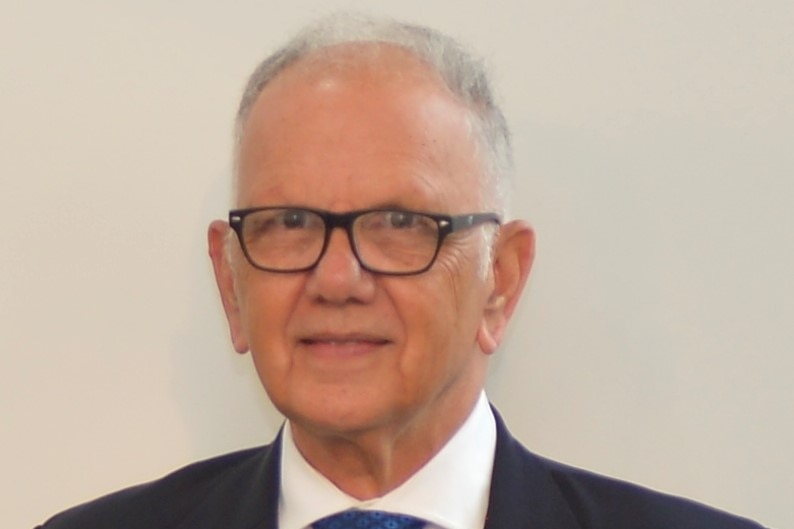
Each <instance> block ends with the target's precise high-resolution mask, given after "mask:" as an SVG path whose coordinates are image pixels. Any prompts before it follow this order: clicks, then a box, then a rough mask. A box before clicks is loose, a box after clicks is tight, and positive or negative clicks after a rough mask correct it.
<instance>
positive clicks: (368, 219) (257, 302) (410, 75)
mask: <svg viewBox="0 0 794 529" xmlns="http://www.w3.org/2000/svg"><path fill="white" fill-rule="evenodd" d="M509 169H510V148H509V134H508V132H507V128H506V126H505V123H504V119H503V117H502V114H501V112H500V110H499V109H498V108H497V107H496V106H495V104H494V102H493V99H492V96H491V93H490V88H489V86H488V83H487V79H486V77H485V76H484V74H483V73H482V70H481V67H480V65H479V64H478V63H477V62H476V61H475V60H473V59H472V58H471V57H470V56H469V55H468V54H467V53H465V52H464V51H463V50H462V49H461V48H460V47H459V46H458V45H457V44H456V43H455V42H453V41H451V40H449V39H447V38H446V37H444V36H441V35H438V34H436V33H435V32H433V31H431V30H428V29H425V28H418V27H412V26H405V25H400V24H395V23H391V22H380V21H371V20H360V19H356V18H349V17H342V18H335V19H330V20H327V21H325V22H323V23H321V24H320V25H319V26H317V27H314V28H310V29H309V30H307V31H306V32H305V33H303V34H301V35H299V36H298V37H297V38H296V39H295V40H294V41H292V42H291V43H290V44H289V45H288V46H287V47H286V48H284V49H282V50H280V51H279V52H277V53H275V54H274V55H272V56H271V57H269V58H268V59H267V60H265V62H264V63H262V65H260V67H259V68H258V69H257V70H256V71H255V72H254V74H253V76H252V77H251V80H250V82H249V85H248V88H247V89H246V92H245V94H244V96H243V100H242V103H241V106H240V110H239V113H238V146H237V160H236V181H235V184H236V185H235V201H236V206H235V209H234V210H233V211H231V212H230V215H229V222H228V223H227V222H223V221H216V222H213V223H212V225H211V226H210V229H209V250H210V255H211V257H212V262H213V265H214V269H215V275H216V279H217V282H218V286H219V289H220V293H221V299H222V302H223V306H224V309H225V311H226V315H227V318H228V322H229V327H230V331H231V337H232V342H233V344H234V347H235V349H236V350H237V351H238V352H240V353H244V352H247V351H250V352H251V354H252V356H253V360H254V363H255V365H256V369H257V371H258V373H259V376H260V379H261V380H262V383H263V385H264V387H265V389H266V391H267V393H268V395H269V396H270V398H271V400H272V401H273V403H274V404H275V406H276V407H277V408H278V409H279V410H280V411H281V412H282V413H283V414H284V415H285V416H286V418H287V422H286V424H285V426H284V428H283V429H282V431H281V433H280V434H279V436H278V438H277V439H276V440H275V441H274V442H273V443H272V444H271V445H269V446H266V447H263V448H259V449H253V450H248V451H244V452H239V453H234V454H230V455H226V456H222V457H219V458H215V459H212V460H209V461H205V462H201V463H197V464H195V465H192V466H189V467H187V468H185V469H182V470H179V471H177V472H175V473H173V474H171V475H169V476H167V477H165V478H163V479H161V480H159V481H155V482H153V483H149V484H146V485H142V486H139V487H135V488H132V489H127V490H125V491H122V492H119V493H116V494H113V495H110V496H107V497H105V498H101V499H99V500H96V501H94V502H92V503H89V504H86V505H83V506H80V507H77V508H75V509H73V510H70V511H67V512H65V513H62V514H60V515H58V516H56V517H54V518H53V519H52V520H50V521H49V522H48V523H46V524H45V525H44V526H43V527H49V528H53V529H62V528H81V529H93V528H125V529H126V528H130V529H132V528H141V529H143V528H146V529H156V528H198V529H200V528H211V527H212V528H224V529H235V528H239V529H254V528H277V527H278V528H280V529H304V528H309V527H315V528H317V529H323V528H327V527H338V528H343V527H390V528H396V527H416V528H419V527H427V528H432V529H435V528H442V529H475V528H476V529H479V528H483V527H486V528H489V529H490V528H494V529H510V528H518V527H522V528H524V527H536V528H538V529H541V528H545V529H574V528H603V529H607V528H609V529H620V528H632V529H634V528H637V527H643V528H660V529H661V528H681V527H687V528H689V527H692V528H720V529H731V528H735V529H743V528H753V527H759V526H758V525H756V524H754V523H753V522H750V521H747V520H743V519H740V518H737V517H733V516H730V515H727V514H724V513H720V512H717V511H714V510H712V509H709V508H707V507H703V506H700V505H697V504H694V503H691V502H688V501H686V500H681V499H676V498H672V497H668V496H664V495H661V494H657V493H653V492H650V491H647V490H644V489H641V488H639V487H635V486H633V485H629V484H626V483H622V482H618V481H614V480H610V479H607V478H603V477H599V476H595V475H592V474H589V473H587V472H584V471H580V470H576V469H572V468H568V467H565V466H562V465H560V464H557V463H553V462H550V461H547V460H544V459H542V458H539V457H538V456H535V455H533V454H531V453H529V452H527V451H526V450H525V449H524V448H523V447H521V446H520V445H519V444H518V443H517V441H515V440H514V439H513V438H512V437H511V436H510V434H509V433H508V431H507V430H506V428H505V426H504V425H503V424H502V422H501V420H500V419H499V417H498V415H496V413H495V412H494V411H493V410H492V409H491V408H490V407H489V406H488V404H487V400H486V398H485V396H484V394H483V385H484V380H485V376H486V370H487V366H488V359H489V356H490V355H491V354H493V353H494V351H495V350H496V348H497V346H498V345H499V343H500V341H501V339H502V335H503V332H504V329H505V326H506V324H507V322H508V320H509V319H510V316H511V314H512V312H513V309H514V308H515V306H516V303H517V301H518V298H519V296H520V294H521V291H522V289H523V287H524V284H525V282H526V279H527V276H528V274H529V270H530V266H531V262H532V256H533V246H534V236H533V232H532V230H531V229H530V227H529V226H528V225H527V224H526V223H524V222H522V221H515V220H514V221H509V222H508V221H506V220H504V215H505V197H506V192H505V190H504V186H505V178H506V176H507V173H508V172H509Z"/></svg>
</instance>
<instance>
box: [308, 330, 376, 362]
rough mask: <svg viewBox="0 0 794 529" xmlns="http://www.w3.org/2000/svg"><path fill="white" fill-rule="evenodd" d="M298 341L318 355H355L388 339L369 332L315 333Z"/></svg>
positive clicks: (370, 351)
mask: <svg viewBox="0 0 794 529" xmlns="http://www.w3.org/2000/svg"><path fill="white" fill-rule="evenodd" d="M299 343H300V344H301V345H302V346H304V347H305V348H306V349H307V350H309V351H311V352H312V353H314V354H318V355H328V356H334V357H339V356H357V355H363V354H369V353H373V352H375V351H376V350H377V349H380V348H381V347H383V346H385V345H388V344H389V343H391V342H390V340H388V339H386V338H382V337H379V336H372V335H369V334H358V333H351V334H336V333H334V334H317V335H311V336H306V337H303V338H301V339H300V340H299Z"/></svg>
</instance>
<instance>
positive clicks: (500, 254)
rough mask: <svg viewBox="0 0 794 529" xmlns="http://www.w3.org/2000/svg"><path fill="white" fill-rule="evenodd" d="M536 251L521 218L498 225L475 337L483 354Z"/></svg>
mask: <svg viewBox="0 0 794 529" xmlns="http://www.w3.org/2000/svg"><path fill="white" fill-rule="evenodd" d="M534 255H535V234H534V232H533V230H532V228H531V227H530V226H529V224H527V223H526V222H524V221H512V222H509V223H507V224H505V225H504V226H502V228H501V229H500V233H499V239H498V241H497V243H496V248H495V250H494V258H493V265H492V267H493V271H492V272H493V283H492V290H491V292H490V295H489V296H488V299H487V301H486V304H485V310H484V311H483V318H482V321H481V322H480V328H479V330H478V332H477V341H478V343H479V345H480V349H482V351H483V352H484V353H485V354H492V353H493V352H495V351H496V348H497V347H498V346H499V343H500V342H501V341H502V338H503V336H504V331H505V328H506V327H507V323H508V322H509V321H510V317H511V316H512V315H513V311H514V310H515V308H516V305H517V303H518V299H519V298H520V296H521V292H522V291H523V290H524V285H525V284H526V281H527V278H528V277H529V272H530V270H531V268H532V260H533V258H534Z"/></svg>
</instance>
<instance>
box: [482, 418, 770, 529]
mask: <svg viewBox="0 0 794 529" xmlns="http://www.w3.org/2000/svg"><path fill="white" fill-rule="evenodd" d="M495 415H496V419H497V446H496V457H495V461H494V473H493V481H492V483H491V497H490V501H489V508H488V517H487V521H486V529H513V528H515V529H518V528H519V527H522V528H526V527H538V528H554V529H636V528H639V527H641V528H643V529H678V528H684V527H686V528H687V529H760V528H761V526H760V525H758V524H757V523H755V522H752V521H750V520H747V519H744V518H740V517H737V516H733V515H731V514H728V513H725V512H722V511H718V510H716V509H712V508H710V507H707V506H705V505H702V504H699V503H696V502H693V501H690V500H686V499H683V498H679V497H675V496H671V495H667V494H662V493H659V492H655V491H652V490H649V489H647V488H644V487H640V486H637V485H634V484H631V483H627V482H625V481H620V480H617V479H613V478H608V477H605V476H601V475H598V474H595V473H592V472H588V471H585V470H581V469H577V468H573V467H570V466H567V465H563V464H561V463H557V462H554V461H551V460H548V459H545V458H542V457H539V456H537V455H535V454H533V453H531V452H529V451H528V450H527V449H526V448H524V447H523V446H522V445H521V444H520V443H519V442H518V441H517V440H515V439H514V438H513V437H512V436H511V435H510V433H509V432H508V431H507V428H506V427H505V425H504V422H503V421H502V420H501V418H500V417H499V416H498V414H496V413H495Z"/></svg>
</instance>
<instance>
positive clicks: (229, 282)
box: [207, 220, 248, 354]
mask: <svg viewBox="0 0 794 529" xmlns="http://www.w3.org/2000/svg"><path fill="white" fill-rule="evenodd" d="M228 230H229V226H228V225H227V224H226V223H225V222H223V221H221V220H216V221H213V222H212V223H211V224H210V227H209V230H208V232H207V242H208V245H209V254H210V259H211V260H212V268H213V270H214V272H215V282H216V283H217V285H218V291H219V292H220V295H221V302H222V303H223V310H224V312H225V313H226V320H227V321H228V323H229V332H230V334H231V338H232V344H233V345H234V349H235V351H237V352H238V353H241V354H242V353H246V352H248V339H247V338H246V335H245V332H244V327H243V325H242V316H241V313H240V305H239V299H238V294H237V291H236V289H235V277H234V272H233V270H232V266H231V263H230V262H229V255H228V252H227V249H226V244H227V242H226V237H227V234H228Z"/></svg>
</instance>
